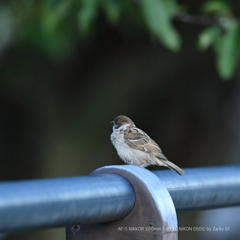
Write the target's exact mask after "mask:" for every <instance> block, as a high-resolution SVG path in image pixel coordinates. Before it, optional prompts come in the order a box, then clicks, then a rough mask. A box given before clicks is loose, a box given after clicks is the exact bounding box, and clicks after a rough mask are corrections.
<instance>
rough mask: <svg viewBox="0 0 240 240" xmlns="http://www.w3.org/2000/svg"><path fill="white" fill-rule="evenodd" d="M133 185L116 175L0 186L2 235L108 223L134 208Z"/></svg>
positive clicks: (0, 230) (2, 184)
mask: <svg viewBox="0 0 240 240" xmlns="http://www.w3.org/2000/svg"><path fill="white" fill-rule="evenodd" d="M134 202H135V194H134V191H133V188H132V185H131V184H130V183H129V182H128V180H126V179H125V178H124V177H122V176H119V175H116V174H106V175H96V176H86V177H71V178H59V179H48V180H32V181H20V182H8V183H1V184H0V232H9V231H22V230H28V229H39V228H49V227H64V226H67V225H71V224H74V223H76V222H81V223H93V222H107V221H114V220H117V219H120V218H123V217H125V216H126V215H127V214H128V213H129V212H130V211H131V209H132V208H133V206H134Z"/></svg>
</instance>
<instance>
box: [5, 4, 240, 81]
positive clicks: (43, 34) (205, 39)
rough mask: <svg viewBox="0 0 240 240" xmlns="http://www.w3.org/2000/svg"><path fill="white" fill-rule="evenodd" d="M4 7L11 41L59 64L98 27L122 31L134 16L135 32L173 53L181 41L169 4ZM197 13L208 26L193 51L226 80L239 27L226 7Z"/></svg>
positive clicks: (234, 57) (175, 12) (231, 69)
mask: <svg viewBox="0 0 240 240" xmlns="http://www.w3.org/2000/svg"><path fill="white" fill-rule="evenodd" d="M9 7H10V8H11V9H12V11H13V13H14V15H15V19H16V21H15V25H16V26H15V31H16V32H15V33H14V36H15V37H14V39H15V42H17V41H16V39H17V38H16V37H17V36H18V37H19V39H21V40H24V39H25V40H26V39H27V41H28V42H32V44H33V45H36V46H38V47H39V48H40V49H43V50H44V51H45V52H46V53H48V54H49V55H50V56H51V57H52V58H53V59H61V58H64V56H67V55H68V54H69V53H70V52H72V51H74V49H76V47H77V45H79V41H80V42H84V41H88V39H89V38H90V37H91V36H94V33H95V32H96V30H97V29H98V28H99V27H100V26H101V24H102V23H103V21H105V22H107V23H108V24H111V25H114V26H115V27H118V26H121V28H122V25H121V24H122V22H124V21H122V20H123V18H124V17H126V16H127V15H134V17H132V16H131V17H130V18H129V20H130V21H136V22H137V24H136V26H138V27H139V26H142V28H141V30H142V29H145V30H146V31H147V32H148V33H149V35H150V36H155V38H157V39H158V40H159V42H161V43H162V44H163V45H164V46H165V47H166V48H168V49H170V50H172V51H174V52H176V51H178V50H179V49H180V47H181V39H180V35H179V33H178V31H177V30H176V28H175V27H174V26H173V24H172V20H173V18H174V17H175V16H176V15H178V14H182V13H183V12H184V11H185V12H186V9H187V8H185V9H184V8H182V6H180V5H179V4H178V3H177V2H176V1H175V0H44V1H43V0H42V1H34V0H31V1H30V0H29V1H26V0H22V1H10V2H9ZM201 11H202V13H203V14H205V15H207V16H208V17H212V19H213V20H214V21H213V25H210V26H206V27H205V29H204V30H203V31H202V33H200V34H199V38H198V48H199V49H200V50H202V51H204V50H206V49H208V48H212V49H213V51H214V52H215V54H216V66H217V70H218V73H219V75H220V76H221V77H222V78H223V79H230V78H231V77H232V76H233V75H234V71H235V69H236V66H237V63H238V56H239V55H240V50H239V48H240V47H239V45H240V41H239V40H240V39H239V35H240V29H239V22H238V21H237V20H236V19H235V17H234V14H233V11H232V7H231V5H230V4H229V2H228V1H223V0H210V1H206V2H205V3H204V4H203V6H202V7H201ZM183 14H184V13H183ZM125 24H126V21H125ZM134 24H135V23H134ZM129 25H131V23H129ZM193 27H194V25H193ZM60 56H61V57H60Z"/></svg>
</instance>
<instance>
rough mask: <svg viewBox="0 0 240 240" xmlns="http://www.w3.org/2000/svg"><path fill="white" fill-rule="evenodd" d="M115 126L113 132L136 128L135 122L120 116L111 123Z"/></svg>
mask: <svg viewBox="0 0 240 240" xmlns="http://www.w3.org/2000/svg"><path fill="white" fill-rule="evenodd" d="M110 123H111V124H112V125H113V130H117V129H122V128H125V127H126V128H127V127H135V125H134V123H133V121H132V120H131V119H130V118H129V117H126V116H123V115H120V116H118V117H116V118H115V119H114V120H113V121H112V122H110Z"/></svg>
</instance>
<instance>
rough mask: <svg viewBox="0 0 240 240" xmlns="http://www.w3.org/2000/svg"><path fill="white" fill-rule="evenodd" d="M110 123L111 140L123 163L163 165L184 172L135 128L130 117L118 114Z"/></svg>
mask: <svg viewBox="0 0 240 240" xmlns="http://www.w3.org/2000/svg"><path fill="white" fill-rule="evenodd" d="M110 123H111V124H112V125H113V132H112V134H111V142H112V144H113V146H114V147H115V148H116V150H117V153H118V155H119V157H120V158H121V159H122V160H123V161H124V162H125V163H127V164H130V165H136V166H140V167H144V168H145V167H147V166H149V165H158V166H164V167H168V168H170V169H171V170H173V171H175V172H176V173H178V174H179V175H183V174H184V171H183V170H182V169H181V168H179V167H178V166H176V165H175V164H174V163H172V162H170V161H169V160H168V159H167V158H166V157H165V156H164V155H163V153H162V150H161V148H160V147H159V146H158V144H157V143H156V142H155V141H153V140H152V139H151V138H150V137H149V136H148V135H147V134H146V133H145V132H144V131H142V130H141V129H139V128H137V127H136V126H135V124H134V122H133V121H132V120H131V119H130V118H128V117H126V116H123V115H120V116H118V117H116V118H115V119H114V121H112V122H110Z"/></svg>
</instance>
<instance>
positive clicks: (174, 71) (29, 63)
mask: <svg viewBox="0 0 240 240" xmlns="http://www.w3.org/2000/svg"><path fill="white" fill-rule="evenodd" d="M140 2H141V1H127V0H124V1H117V0H108V1H107V0H106V1H100V0H85V1H84V0H81V1H80V0H79V1H75V0H71V1H66V0H64V1H57V0H55V1H54V0H52V1H50V0H49V1H44V0H41V1H33V0H28V1H24V0H22V1H1V2H0V109H1V111H0V143H1V144H0V164H1V167H0V178H1V180H2V181H7V180H19V179H36V178H55V177H67V176H78V175H79V176H80V175H87V174H88V173H90V172H91V171H93V170H95V169H96V168H99V167H102V166H105V165H114V164H123V162H122V161H121V160H120V159H119V157H118V155H117V153H116V151H115V149H114V147H113V146H112V144H111V142H110V134H111V132H112V127H111V125H110V121H112V120H113V119H114V118H115V117H116V116H117V115H120V114H121V115H122V114H123V115H127V116H128V117H130V118H132V119H133V120H134V122H135V124H136V126H137V127H139V128H141V129H143V130H144V131H145V132H147V133H148V134H149V135H150V136H151V137H152V138H153V139H154V140H155V141H156V142H157V143H158V144H159V145H160V146H161V148H162V150H163V153H164V154H165V155H166V156H167V157H168V159H169V160H170V161H172V162H174V163H175V164H177V165H178V166H180V167H182V168H190V167H200V166H215V165H216V166H217V165H224V164H235V163H239V155H240V147H239V146H240V124H239V121H240V111H239V109H240V84H239V73H240V72H239V69H238V67H237V68H236V70H235V72H234V74H233V76H232V77H231V78H230V80H229V81H223V80H222V79H221V78H220V77H219V74H218V73H217V70H216V69H217V68H216V67H215V54H214V52H213V51H212V50H211V49H208V50H207V51H204V52H202V51H199V50H198V49H197V39H198V36H199V34H200V33H201V32H202V31H203V30H204V29H205V28H206V26H204V25H201V24H188V23H183V22H180V21H173V23H172V25H171V26H170V25H169V26H167V27H166V31H168V30H169V29H170V32H168V33H167V34H170V35H168V37H169V36H170V39H174V38H176V39H177V40H176V39H175V40H176V41H175V40H173V42H172V43H169V41H168V37H167V38H166V39H163V38H164V33H163V35H161V34H162V33H161V34H160V36H157V37H156V34H154V30H153V29H151V27H149V26H148V25H147V23H148V21H147V20H146V18H144V17H143V15H144V14H142V15H141V13H142V12H143V7H144V9H146V8H147V7H148V6H147V5H146V4H147V3H146V1H142V4H143V2H145V3H144V4H145V5H144V4H143V5H144V6H143V5H141V4H139V3H140ZM160 2H161V1H160ZM170 2H171V3H174V1H170ZM181 3H184V4H186V5H187V6H188V9H190V10H191V12H193V13H199V8H200V6H201V5H202V4H203V3H204V1H194V2H191V1H184V2H181ZM231 3H232V4H233V5H234V9H236V11H237V10H238V9H239V7H240V2H238V1H231ZM160 9H161V6H160ZM150 10H151V8H150ZM236 14H238V12H236ZM238 15H240V14H238ZM151 16H152V15H151ZM154 16H155V15H153V17H154ZM160 20H161V19H160ZM169 21H170V20H169ZM171 34H172V35H171ZM174 34H175V35H174ZM180 39H181V40H180ZM159 40H160V41H159ZM162 43H163V44H162ZM178 44H179V46H178ZM239 44H240V42H239V43H238V45H239ZM180 46H181V47H180ZM167 48H169V49H172V50H173V51H170V50H168V49H167ZM149 169H150V170H153V169H162V168H159V167H149ZM199 214H200V213H197V212H192V213H180V214H178V220H179V222H178V224H179V226H199V223H198V221H199ZM232 232H233V231H232ZM232 232H231V233H232ZM209 234H210V235H208V236H207V237H209V239H213V237H214V235H211V234H213V233H209ZM223 234H225V235H224V236H225V237H226V238H225V239H231V238H229V235H227V234H228V233H223ZM207 237H206V238H205V239H207ZM0 238H1V237H0ZM1 239H4V240H5V239H6V240H10V239H12V240H15V239H18V240H21V239H34V240H40V239H46V240H50V239H51V240H55V239H56V240H57V239H65V231H64V229H63V228H61V229H49V230H41V231H31V232H26V233H15V234H10V235H4V236H2V238H1ZM179 239H202V235H201V233H199V232H180V233H179ZM232 239H233V238H232Z"/></svg>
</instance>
